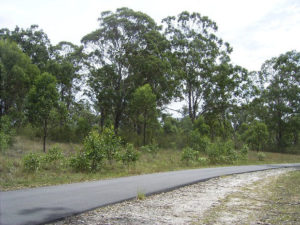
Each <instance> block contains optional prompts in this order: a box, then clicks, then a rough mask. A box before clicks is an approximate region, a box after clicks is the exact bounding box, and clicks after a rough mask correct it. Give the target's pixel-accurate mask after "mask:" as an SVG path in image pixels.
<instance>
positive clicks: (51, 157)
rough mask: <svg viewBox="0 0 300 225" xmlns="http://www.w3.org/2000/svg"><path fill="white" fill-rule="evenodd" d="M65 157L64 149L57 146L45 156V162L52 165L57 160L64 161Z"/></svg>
mask: <svg viewBox="0 0 300 225" xmlns="http://www.w3.org/2000/svg"><path fill="white" fill-rule="evenodd" d="M63 157H64V156H63V152H62V149H61V148H60V147H59V146H58V145H55V146H53V147H52V148H50V149H49V150H48V152H47V153H46V155H45V156H44V161H45V162H47V163H51V162H54V161H57V160H61V159H63Z"/></svg>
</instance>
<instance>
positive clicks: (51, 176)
mask: <svg viewBox="0 0 300 225" xmlns="http://www.w3.org/2000/svg"><path fill="white" fill-rule="evenodd" d="M55 144H58V145H59V146H60V148H61V149H62V150H63V152H64V155H65V156H66V157H65V158H64V160H62V161H61V162H59V163H58V164H55V165H52V166H47V167H46V168H43V169H41V170H38V171H37V172H35V173H27V172H25V171H23V168H22V157H23V156H24V155H25V154H26V153H29V152H35V153H41V154H42V141H41V140H39V139H34V140H32V139H28V138H26V137H23V136H17V137H16V139H15V142H14V145H13V146H12V147H11V149H9V150H7V151H6V152H5V153H0V189H1V190H11V189H19V188H24V187H37V186H45V185H55V184H62V183H72V182H81V181H87V180H97V179H106V178H113V177H121V176H130V175H137V174H145V173H154V172H163V171H174V170H180V169H191V168H201V167H207V166H216V165H201V164H199V163H197V162H195V163H190V164H186V163H183V162H182V161H181V152H180V151H179V150H172V149H161V150H159V152H158V153H157V155H152V154H150V153H142V154H141V156H140V159H139V160H138V162H137V163H136V164H135V165H132V166H130V167H129V168H127V167H126V166H124V165H123V164H122V163H121V162H116V163H114V164H113V165H112V166H111V165H109V164H106V165H104V166H103V168H102V169H101V171H99V172H97V173H75V172H74V171H72V170H71V168H70V167H69V166H68V156H70V155H71V154H72V153H74V152H75V151H76V150H77V149H80V148H81V147H82V146H81V145H79V144H72V143H55V142H51V141H49V142H48V143H47V148H48V149H49V148H50V147H51V146H53V145H55ZM293 162H300V155H288V154H280V153H266V159H265V161H258V158H257V153H256V152H250V153H249V160H248V161H239V162H237V163H236V164H235V165H243V164H266V163H293ZM218 166H226V164H224V165H218Z"/></svg>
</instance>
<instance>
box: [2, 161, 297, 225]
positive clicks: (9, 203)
mask: <svg viewBox="0 0 300 225" xmlns="http://www.w3.org/2000/svg"><path fill="white" fill-rule="evenodd" d="M284 167H300V163H297V164H276V165H275V164H274V165H253V166H231V167H217V168H205V169H193V170H182V171H172V172H164V173H155V174H146V175H139V176H131V177H122V178H116V179H110V180H100V181H92V182H84V183H74V184H66V185H58V186H50V187H40V188H32V189H23V190H17V191H7V192H0V224H1V225H35V224H44V223H47V222H52V221H55V220H58V219H61V218H64V217H66V216H71V215H74V214H78V213H81V212H85V211H88V210H92V209H95V208H98V207H101V206H105V205H108V204H113V203H117V202H121V201H124V200H129V199H132V198H135V197H136V196H137V193H138V192H143V193H145V194H147V195H149V194H154V193H159V192H165V191H169V190H172V189H175V188H178V187H182V186H185V185H189V184H193V183H197V182H200V181H205V180H207V179H210V178H214V177H218V176H223V175H230V174H237V173H246V172H253V171H259V170H267V169H275V168H284Z"/></svg>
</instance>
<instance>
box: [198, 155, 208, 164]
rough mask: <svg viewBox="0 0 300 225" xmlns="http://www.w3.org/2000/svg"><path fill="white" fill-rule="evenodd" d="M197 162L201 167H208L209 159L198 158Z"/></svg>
mask: <svg viewBox="0 0 300 225" xmlns="http://www.w3.org/2000/svg"><path fill="white" fill-rule="evenodd" d="M197 161H198V162H199V163H200V165H207V164H208V159H207V158H205V157H198V159H197Z"/></svg>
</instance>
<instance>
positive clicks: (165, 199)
mask: <svg viewBox="0 0 300 225" xmlns="http://www.w3.org/2000/svg"><path fill="white" fill-rule="evenodd" d="M291 170H292V169H274V170H267V171H259V172H253V173H245V174H238V175H231V176H225V177H220V178H214V179H211V180H208V181H206V182H202V183H198V184H194V185H190V186H186V187H183V188H179V189H177V190H174V191H170V192H167V193H161V194H157V195H153V196H149V197H146V198H145V199H144V200H138V199H136V200H132V201H126V202H123V203H118V204H115V205H111V206H107V207H103V208H99V209H96V210H93V211H90V212H87V213H83V214H80V215H77V216H73V217H69V218H66V219H65V220H63V221H58V222H56V223H53V224H55V225H63V224H72V225H73V224H89V225H96V224H97V225H98V224H112V225H115V224H130V225H138V224H195V222H196V221H199V218H201V217H202V216H203V215H204V213H205V212H207V211H208V210H209V209H212V208H214V207H216V206H218V205H219V203H220V202H221V200H222V199H224V198H225V197H226V196H227V195H229V194H231V193H234V192H237V191H240V190H241V189H242V188H243V187H245V186H247V185H250V184H252V183H254V182H256V181H259V180H262V179H266V178H268V177H270V176H279V175H281V174H283V173H287V172H288V171H291ZM227 218H228V219H230V215H229V216H228V217H227ZM196 223H197V222H196Z"/></svg>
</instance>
